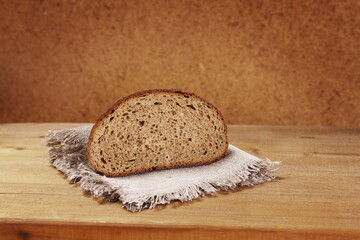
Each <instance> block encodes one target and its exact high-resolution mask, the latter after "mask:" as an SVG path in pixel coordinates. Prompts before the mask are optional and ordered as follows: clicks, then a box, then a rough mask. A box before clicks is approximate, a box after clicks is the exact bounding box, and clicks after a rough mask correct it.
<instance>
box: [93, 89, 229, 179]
mask: <svg viewBox="0 0 360 240" xmlns="http://www.w3.org/2000/svg"><path fill="white" fill-rule="evenodd" d="M157 93H171V94H178V95H187V96H192V97H195V98H197V99H198V100H200V101H202V102H205V103H206V104H207V105H208V106H210V107H211V108H213V109H214V110H215V111H216V112H217V114H218V115H219V116H220V118H221V120H222V121H223V123H224V132H225V140H226V148H225V149H224V152H223V153H222V154H221V155H220V157H218V158H215V159H212V160H210V161H202V162H197V163H196V164H184V165H173V166H172V167H171V168H177V167H193V166H199V165H203V164H209V163H212V162H215V161H217V160H219V159H221V158H223V157H224V156H225V154H226V151H227V149H228V147H229V142H228V135H227V133H228V129H227V125H226V123H225V120H224V117H223V115H222V114H221V112H220V111H219V110H218V109H217V108H216V107H215V106H214V105H212V104H211V103H209V102H208V101H207V100H205V99H204V98H202V97H199V96H198V95H196V94H194V93H188V92H183V91H181V90H180V89H153V90H145V91H140V92H135V93H133V94H130V95H129V96H126V97H124V98H122V99H120V100H118V101H117V102H116V103H114V104H113V105H112V106H111V107H110V108H109V109H108V110H107V111H106V112H105V113H103V114H102V115H101V116H100V117H99V118H98V119H97V120H96V122H95V124H94V126H93V127H92V129H91V132H90V136H89V141H88V144H87V156H88V160H89V163H90V166H91V167H92V168H93V169H94V170H96V171H98V172H100V173H102V174H104V175H105V176H107V177H119V176H127V175H130V174H136V173H142V172H145V171H141V170H140V171H133V172H126V173H124V174H122V175H118V174H111V173H108V172H102V171H100V170H99V169H97V168H96V166H95V164H94V162H93V160H92V159H91V158H90V154H89V153H90V149H91V142H92V140H93V137H94V132H95V130H96V128H97V126H98V125H99V124H100V123H101V122H102V120H103V119H105V118H107V116H108V115H109V114H111V113H112V111H113V110H115V109H117V108H118V107H119V106H120V105H121V104H122V103H125V102H127V101H128V100H130V99H133V98H135V97H139V96H142V95H143V96H146V95H149V94H157ZM161 169H169V167H166V166H164V167H161V166H159V167H157V168H156V170H161ZM149 171H151V170H149Z"/></svg>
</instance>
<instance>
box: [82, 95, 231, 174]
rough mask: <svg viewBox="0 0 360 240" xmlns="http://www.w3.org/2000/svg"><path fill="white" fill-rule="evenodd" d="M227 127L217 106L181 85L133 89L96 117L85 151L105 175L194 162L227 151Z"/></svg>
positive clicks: (216, 156) (220, 155)
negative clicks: (169, 88) (145, 89)
mask: <svg viewBox="0 0 360 240" xmlns="http://www.w3.org/2000/svg"><path fill="white" fill-rule="evenodd" d="M227 148H228V139H227V127H226V124H225V122H224V119H223V117H222V115H221V113H220V112H219V111H218V110H217V108H216V107H214V106H213V105H211V104H210V103H209V102H207V101H206V100H204V99H202V98H200V97H199V96H197V95H195V94H192V93H186V92H181V91H180V90H167V89H157V90H148V91H143V92H138V93H134V94H132V95H130V96H127V97H125V98H123V99H121V100H119V101H118V102H116V103H115V104H114V105H113V106H112V107H111V108H110V109H109V110H108V111H107V112H105V113H104V114H103V115H102V116H101V117H100V118H99V119H98V120H97V122H96V123H95V125H94V127H93V128H92V131H91V133H90V137H89V142H88V145H87V154H88V159H89V162H90V164H91V166H92V168H93V169H94V170H96V171H98V172H100V173H102V174H104V175H106V176H110V177H114V176H125V175H129V174H133V173H142V172H147V171H152V170H157V169H166V168H176V167H186V166H196V165H202V164H206V163H211V162H213V161H215V160H217V159H220V158H221V157H223V156H224V155H225V153H226V150H227Z"/></svg>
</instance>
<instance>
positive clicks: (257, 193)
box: [0, 123, 360, 240]
mask: <svg viewBox="0 0 360 240" xmlns="http://www.w3.org/2000/svg"><path fill="white" fill-rule="evenodd" d="M80 125H82V124H61V123H59V124H1V125H0V169H2V170H1V171H0V209H1V211H0V239H33V238H34V239H63V238H77V239H99V238H101V239H113V238H114V237H117V238H120V239H129V238H133V239H183V238H186V239H220V238H224V239H239V238H242V239H284V240H285V239H314V240H315V239H316V240H317V239H327V240H329V239H360V203H359V198H360V194H359V193H360V184H359V183H360V178H359V172H360V129H359V128H328V127H270V126H236V125H231V126H229V139H230V143H232V144H233V145H235V146H237V147H239V148H241V149H243V150H245V151H248V152H249V153H252V154H254V155H256V156H259V157H268V158H270V159H272V160H276V161H282V163H283V164H282V167H281V171H280V173H279V177H278V178H277V179H276V180H275V181H274V182H270V183H265V184H262V185H259V186H256V187H252V188H238V189H235V190H233V191H229V192H220V193H217V194H214V195H213V196H208V197H204V198H201V199H197V200H194V201H192V202H188V203H179V202H174V203H172V204H170V205H167V206H158V207H157V208H155V209H152V210H145V211H142V212H140V213H130V212H128V211H126V210H125V209H122V208H121V205H120V204H119V203H109V202H106V201H104V200H103V199H94V198H92V197H90V196H88V195H87V194H85V193H83V192H82V191H81V189H80V188H79V187H77V186H76V185H72V184H69V183H68V181H67V180H66V179H65V178H64V176H63V175H62V174H61V173H59V172H57V171H56V169H54V168H53V167H51V166H50V165H49V163H48V155H47V149H46V147H45V145H44V136H45V134H46V132H47V130H49V129H65V128H69V127H75V126H80Z"/></svg>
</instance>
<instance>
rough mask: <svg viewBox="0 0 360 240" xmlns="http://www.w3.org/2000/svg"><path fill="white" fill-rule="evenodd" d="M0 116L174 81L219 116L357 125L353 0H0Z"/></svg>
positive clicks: (359, 17)
mask: <svg viewBox="0 0 360 240" xmlns="http://www.w3.org/2000/svg"><path fill="white" fill-rule="evenodd" d="M0 4H1V6H0V122H24V121H32V122H44V121H46V122H50V121H51V122H67V121H71V122H88V121H89V122H92V121H95V120H96V118H97V116H98V115H99V114H101V113H102V112H104V111H105V110H106V108H107V107H108V106H109V105H111V104H112V103H113V102H115V101H116V100H117V99H119V98H121V97H123V96H125V95H127V94H130V93H132V92H135V91H139V90H144V89H153V88H180V89H182V90H186V91H190V92H195V93H197V94H199V95H201V96H203V97H205V98H206V99H208V100H209V101H210V102H212V103H214V104H215V105H217V106H218V107H219V109H220V110H221V111H222V112H223V114H224V116H225V118H226V120H227V122H228V123H238V124H281V125H335V126H360V104H359V103H360V94H359V89H360V60H359V56H360V55H359V54H360V45H359V42H360V28H359V26H360V1H358V0H350V1H314V0H307V1H293V0H287V1H285V0H282V1H265V0H264V1H252V0H248V1H222V0H218V1H208V0H199V1H195V0H194V1H186V0H183V1H176V0H174V1H162V0H147V1H85V0H76V1H22V0H15V1H10V0H9V1H5V0H0Z"/></svg>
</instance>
